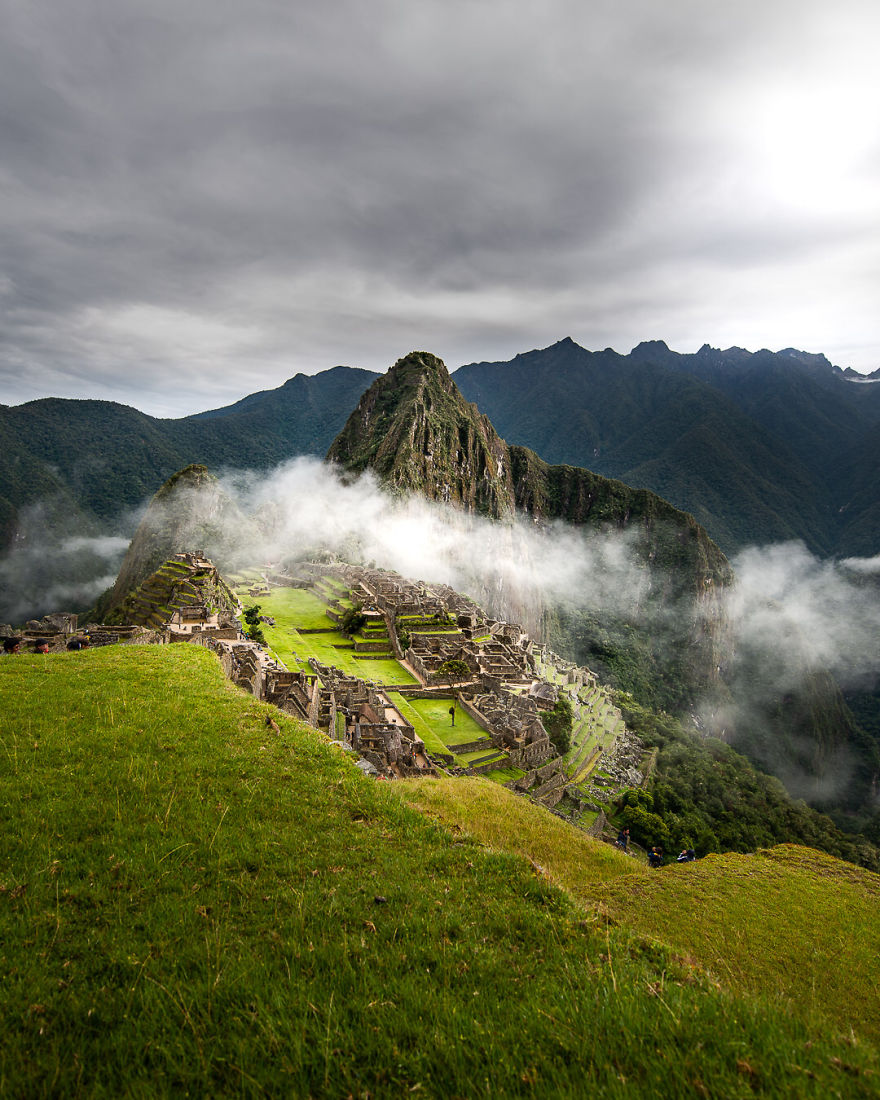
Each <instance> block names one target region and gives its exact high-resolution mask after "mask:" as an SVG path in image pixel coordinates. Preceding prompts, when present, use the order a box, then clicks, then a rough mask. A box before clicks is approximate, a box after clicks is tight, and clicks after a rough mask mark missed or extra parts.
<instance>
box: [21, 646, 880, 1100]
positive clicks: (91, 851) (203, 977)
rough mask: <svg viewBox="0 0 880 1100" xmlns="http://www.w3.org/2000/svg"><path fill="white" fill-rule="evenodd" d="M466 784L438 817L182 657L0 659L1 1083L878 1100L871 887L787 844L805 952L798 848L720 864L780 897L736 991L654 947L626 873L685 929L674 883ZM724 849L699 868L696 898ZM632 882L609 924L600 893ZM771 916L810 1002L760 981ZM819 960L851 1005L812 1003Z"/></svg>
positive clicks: (737, 955)
mask: <svg viewBox="0 0 880 1100" xmlns="http://www.w3.org/2000/svg"><path fill="white" fill-rule="evenodd" d="M269 714H271V715H272V717H273V718H274V719H275V721H276V722H277V723H278V725H279V726H280V733H275V732H274V731H271V730H268V729H267V727H266V725H265V717H266V716H267V715H269ZM454 786H455V787H457V788H458V789H459V790H460V792H461V794H460V795H459V794H458V793H456V794H455V799H456V800H457V801H456V803H455V805H454V806H453V805H452V803H451V802H450V798H451V795H445V794H444V793H443V791H444V788H443V787H431V786H430V785H427V784H415V785H413V786H410V785H408V784H403V783H394V784H390V783H385V784H382V783H374V782H372V781H370V780H368V779H366V778H365V777H363V776H362V775H361V774H360V773H359V771H358V770H357V769H356V768H355V767H354V766H353V765H352V763H351V762H350V761H349V760H348V759H347V758H345V756H344V755H343V754H341V753H339V752H338V750H337V749H335V748H334V747H333V746H332V745H331V744H329V743H328V742H327V740H326V739H325V738H323V737H322V736H321V735H320V734H318V733H316V732H315V731H314V730H310V729H309V728H308V727H305V726H302V725H300V724H299V723H297V722H295V721H294V720H292V719H290V718H289V717H288V716H286V715H283V714H279V713H278V712H277V711H274V710H273V709H272V708H270V707H268V706H266V705H265V704H262V703H259V702H257V701H256V700H255V699H253V698H252V697H251V696H249V695H246V694H244V693H243V692H240V691H238V690H237V689H235V688H233V687H231V686H230V685H229V684H227V683H226V682H225V681H224V680H223V678H222V674H221V672H220V667H219V664H218V662H217V661H216V659H215V658H214V657H213V655H212V654H211V653H209V652H208V651H206V650H203V649H200V648H199V647H196V646H188V645H171V646H156V647H140V646H132V647H108V648H102V649H96V650H92V651H84V652H82V653H71V654H58V655H52V656H46V657H43V656H40V655H34V656H31V655H23V656H20V657H10V658H4V659H2V660H0V813H2V820H3V828H2V830H0V868H2V870H0V972H2V982H0V1028H2V1031H0V1035H2V1039H0V1094H2V1095H4V1096H16V1097H18V1096H21V1097H25V1096H27V1097H40V1096H46V1097H48V1096H52V1097H67V1096H71V1097H72V1096H85V1095H88V1096H102V1097H103V1096H106V1097H110V1096H113V1097H117V1096H142V1095H150V1096H169V1097H170V1096H183V1095H191V1096H209V1095H210V1096H214V1097H226V1096H236V1097H242V1096H244V1097H250V1096H263V1095H288V1096H303V1097H305V1096H314V1097H318V1096H327V1097H345V1096H349V1095H350V1096H354V1097H361V1098H366V1097H367V1096H368V1095H369V1096H370V1097H372V1098H374V1100H379V1098H384V1097H404V1096H413V1095H416V1096H418V1095H421V1096H430V1097H477V1096H485V1097H490V1096H491V1097H496V1096H504V1097H506V1096H511V1097H513V1096H517V1097H520V1096H571V1097H575V1096H602V1097H603V1098H612V1100H616V1098H624V1097H626V1098H632V1097H637V1098H641V1097H645V1098H648V1097H652V1098H653V1097H657V1096H662V1097H664V1098H665V1097H682V1098H684V1097H690V1096H694V1095H697V1096H712V1097H744V1096H749V1097H752V1096H756V1095H758V1096H768V1097H769V1096H773V1097H780V1098H781V1097H791V1096H797V1097H798V1098H800V1097H805V1098H816V1100H819V1098H822V1100H824V1098H826V1097H829V1096H834V1097H856V1096H868V1095H872V1094H876V1091H877V1087H878V1077H877V1073H876V1058H877V1052H876V1049H875V1047H874V1046H873V1045H872V1041H871V1040H870V1039H867V1038H864V1037H863V1032H861V1031H860V1021H861V1023H865V1022H867V1021H873V1020H874V1019H875V1018H876V1016H875V1015H874V1013H875V1011H876V1001H877V988H876V983H875V982H873V981H872V980H871V976H872V974H873V972H874V971H873V961H874V960H875V959H876V946H877V945H876V940H875V939H874V938H872V937H873V936H874V935H875V931H876V925H872V924H871V923H870V921H869V920H868V919H866V920H865V921H864V922H862V923H854V921H855V917H854V913H855V914H857V913H862V912H863V911H864V907H865V906H867V905H869V904H870V905H871V907H872V908H871V910H870V911H869V912H868V914H867V915H868V917H870V914H871V912H873V913H876V895H872V894H870V891H869V890H868V888H867V887H866V885H865V882H866V880H870V881H875V880H876V877H875V876H869V875H868V873H867V872H859V871H857V869H855V868H849V867H848V866H847V865H841V864H837V863H836V861H831V862H830V863H829V865H828V873H827V874H823V875H819V876H818V877H815V878H814V879H810V873H811V872H810V868H809V859H810V858H812V856H811V855H810V856H808V857H804V865H803V867H801V868H800V870H799V871H798V872H797V874H798V875H802V876H803V883H804V891H805V894H804V896H805V897H812V899H813V901H815V902H818V901H822V902H823V904H825V903H827V904H828V905H829V906H831V908H827V909H821V908H819V909H818V910H817V911H818V912H819V914H820V915H821V916H822V917H823V918H824V917H826V916H830V917H831V918H832V920H833V924H830V926H829V928H830V929H831V928H833V930H834V936H833V941H834V942H833V943H832V940H831V939H830V938H829V937H830V936H831V935H832V933H831V931H829V933H828V935H827V936H825V937H821V936H819V937H817V938H816V939H815V941H814V939H813V934H814V930H815V925H816V921H815V920H813V919H812V918H811V916H810V911H809V909H808V908H807V909H801V908H799V907H798V906H795V905H794V903H793V901H792V900H791V899H792V898H793V897H794V894H793V893H789V892H788V889H787V883H788V882H789V881H794V880H793V879H791V876H792V873H793V870H794V869H793V867H792V862H791V861H790V860H787V859H782V860H779V859H774V858H772V856H770V857H761V858H759V859H755V860H753V861H752V862H751V863H749V857H737V860H738V861H739V862H738V863H737V864H736V865H737V866H742V867H744V868H748V867H751V869H752V871H753V875H752V879H751V881H750V879H749V876H748V875H746V874H744V875H743V876H741V877H740V878H738V879H737V881H738V883H739V884H740V886H741V889H742V890H744V891H746V892H749V893H748V896H750V897H751V898H753V899H754V900H755V901H760V900H763V901H765V902H766V901H770V902H771V903H772V908H771V909H770V910H769V912H771V913H772V919H771V920H768V919H767V917H765V916H764V910H762V909H760V908H753V909H751V910H749V909H748V907H747V905H746V904H745V895H744V901H743V904H742V905H741V906H739V908H738V910H737V914H736V923H735V928H736V933H737V937H738V938H736V937H734V936H733V934H732V933H731V937H730V938H729V941H728V949H727V951H728V955H729V957H730V959H731V960H732V962H734V963H738V962H739V960H740V959H741V958H742V955H743V954H744V952H746V951H751V950H753V949H754V945H755V944H756V943H760V945H761V955H762V957H764V958H766V957H767V955H768V953H769V954H770V955H771V956H772V964H768V971H767V973H768V974H769V975H770V976H771V977H770V981H771V983H772V985H771V987H770V988H767V989H762V990H760V991H759V992H758V993H757V994H750V995H749V996H748V997H746V996H743V995H742V994H741V992H740V987H739V985H738V984H737V982H736V981H734V980H729V970H728V969H723V968H719V970H718V980H714V979H712V978H709V977H707V976H705V975H704V974H703V972H702V970H701V968H700V965H699V963H700V961H701V956H700V955H699V954H697V953H695V954H693V955H692V956H691V958H690V960H689V961H688V962H685V961H683V960H682V957H681V955H680V954H677V953H676V952H674V951H673V950H671V949H670V948H669V947H667V946H665V945H664V944H663V943H660V942H649V941H647V940H645V939H644V938H643V937H642V935H641V933H640V931H639V922H640V921H642V920H643V919H645V918H644V917H643V915H642V913H641V907H640V906H639V905H637V902H638V899H639V892H640V891H641V892H642V894H643V895H644V897H645V899H651V904H652V907H653V908H654V909H655V910H656V909H657V908H665V909H666V910H667V911H668V919H669V922H670V925H671V924H672V922H673V921H674V920H675V919H678V920H679V921H681V922H682V923H687V921H688V920H689V919H690V920H692V919H693V904H694V903H693V898H692V895H691V893H690V892H689V891H688V890H686V889H679V888H678V884H685V883H687V881H688V880H687V879H686V877H685V876H684V875H683V874H676V873H675V871H676V870H678V869H672V871H673V873H672V874H668V873H667V872H665V871H664V872H658V873H657V875H656V876H655V877H654V878H651V877H649V876H648V875H647V873H646V872H644V871H642V870H641V869H640V868H639V867H638V865H637V864H636V863H635V861H633V860H625V859H624V858H623V857H621V856H619V854H618V853H615V852H613V851H612V850H610V849H608V848H605V847H603V846H601V845H597V844H589V843H588V840H587V838H584V837H582V836H581V835H580V834H578V833H576V832H575V831H574V830H570V829H566V831H565V833H564V835H563V834H562V832H560V831H559V830H562V829H565V826H564V825H563V824H562V823H561V822H558V821H557V820H556V819H555V818H553V817H552V816H551V815H549V814H542V813H541V812H540V811H538V810H537V809H536V808H535V807H533V806H530V805H528V804H527V803H526V802H525V801H524V800H520V799H516V798H514V797H513V796H511V795H509V794H508V792H505V791H503V790H501V789H500V788H498V787H496V786H494V785H492V784H488V783H484V782H479V781H463V782H461V781H460V782H459V783H458V784H455V785H454ZM449 789H451V788H447V790H449ZM405 792H407V793H408V792H412V793H411V798H412V801H413V803H416V804H418V803H420V802H421V803H422V804H423V805H424V807H425V809H426V810H428V811H429V812H430V813H431V815H432V816H433V817H435V818H436V819H437V823H434V822H432V821H430V820H428V819H427V818H426V817H425V816H424V815H423V813H422V812H420V811H417V810H416V809H415V808H413V807H412V806H411V805H408V804H406V803H405V801H404V799H403V795H404V793H405ZM432 792H433V793H432ZM429 802H430V803H431V804H430V805H429ZM445 822H448V824H446V823H445ZM798 851H802V850H798ZM726 858H728V857H725V859H726ZM530 861H531V862H530ZM539 865H540V867H539ZM734 865H735V864H734V862H729V863H728V862H724V861H723V860H721V859H717V860H714V861H711V860H706V861H704V862H702V863H700V864H697V865H695V866H694V867H692V868H688V869H685V870H689V871H691V870H698V871H699V872H700V873H701V874H702V875H703V876H704V878H703V880H702V882H701V890H702V893H701V901H700V909H701V911H702V908H703V901H702V898H703V897H704V896H705V895H706V894H708V895H709V896H710V897H712V896H714V894H715V893H716V892H718V893H719V896H720V891H721V890H722V888H723V887H724V885H725V883H727V882H728V881H729V878H730V875H729V869H730V868H732V867H734ZM840 867H843V868H844V869H845V873H846V875H851V876H852V879H851V881H849V883H848V888H847V889H845V890H840V891H838V892H837V893H836V894H834V892H833V891H832V887H833V888H834V889H835V890H836V889H837V887H839V886H840V885H841V879H840V875H841V874H843V872H841V871H840V870H839V868H840ZM541 868H543V869H541ZM716 869H717V872H718V874H717V875H715V876H713V874H712V872H713V871H714V870H716ZM835 876H836V877H835ZM762 878H763V879H764V889H763V891H762V890H761V889H760V888H759V887H760V886H761V883H760V881H759V880H760V879H762ZM798 881H800V879H798ZM618 888H619V889H620V890H621V892H622V893H621V895H620V896H621V898H622V899H623V898H625V897H628V899H629V900H628V901H626V902H623V901H621V915H620V916H619V917H618V918H617V919H616V920H613V921H609V920H607V919H606V917H605V916H604V915H603V912H604V911H603V910H600V909H598V908H597V907H596V903H595V902H594V901H593V900H591V898H592V893H593V891H599V892H600V893H602V896H603V901H602V904H603V905H613V904H616V902H615V901H614V897H612V895H611V893H610V891H613V890H617V889H618ZM793 889H794V887H793ZM630 909H633V910H635V915H634V918H633V919H634V924H633V925H632V926H631V927H628V926H627V925H626V923H623V922H626V921H628V920H629V917H628V913H629V911H630ZM682 913H686V916H685V917H684V919H683V920H682V917H681V914H682ZM750 914H751V915H750ZM796 917H797V918H802V919H803V923H801V924H796V923H795V922H794V920H793V918H796ZM653 919H656V920H659V919H660V914H658V913H655V914H654V918H653ZM712 919H713V920H714V918H712ZM618 921H620V922H621V923H618ZM783 931H784V932H785V935H786V936H787V937H788V938H789V939H790V938H791V937H793V936H797V938H798V941H799V944H800V947H801V950H800V951H796V952H794V953H793V955H792V957H791V961H790V966H791V967H792V968H794V969H797V968H800V969H801V971H802V972H803V973H806V972H807V969H808V971H809V974H810V975H811V976H812V979H813V980H814V981H815V983H816V991H815V993H810V995H809V998H805V997H801V995H800V993H799V992H798V987H797V985H796V983H794V982H793V981H789V977H790V975H788V976H787V975H786V972H785V971H784V970H779V969H778V967H777V963H778V961H779V960H778V957H777V947H776V944H777V939H778V934H780V933H781V932H783ZM714 934H715V935H716V936H717V934H718V933H717V932H715V933H714ZM859 939H862V940H863V941H864V942H863V944H860V943H859V942H858V941H859ZM697 947H698V950H701V948H700V947H699V942H698V944H697ZM868 950H871V951H873V952H874V958H873V959H868V960H867V965H866V958H867V956H866V955H865V952H866V951H868ZM832 971H836V972H838V973H839V974H841V975H845V976H846V978H847V981H848V982H849V985H850V987H851V988H852V989H853V1009H852V1011H851V1012H850V1013H849V1015H848V1014H847V1012H848V1010H846V1009H840V1008H839V1007H838V1004H837V1002H836V1001H831V1002H829V1004H828V1005H827V1006H826V1007H824V1008H822V1009H821V1010H819V1009H816V1010H815V1011H814V1009H813V1007H811V1005H814V1004H815V1003H817V1002H818V1001H819V1000H820V999H821V998H820V996H819V995H820V994H821V992H822V990H823V989H824V988H826V985H827V983H828V981H829V978H828V975H829V973H831V972H832ZM759 973H760V972H759ZM779 981H782V982H783V983H785V984H784V986H783V989H782V992H780V990H779V988H778V986H777V983H778V982H779ZM856 987H857V988H856ZM850 1015H857V1016H858V1019H857V1020H856V1021H855V1024H856V1036H860V1035H861V1037H859V1038H858V1039H857V1040H856V1041H854V1040H853V1037H852V1036H851V1034H850V1033H849V1031H848V1025H849V1016H850Z"/></svg>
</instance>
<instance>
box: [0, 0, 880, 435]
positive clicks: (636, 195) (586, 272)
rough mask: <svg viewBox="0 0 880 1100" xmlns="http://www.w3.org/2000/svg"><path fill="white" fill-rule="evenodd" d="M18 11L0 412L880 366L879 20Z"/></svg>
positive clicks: (201, 7) (862, 13)
mask: <svg viewBox="0 0 880 1100" xmlns="http://www.w3.org/2000/svg"><path fill="white" fill-rule="evenodd" d="M0 12H2V17H3V24H2V32H3V33H2V35H0V308H2V323H0V402H4V403H7V404H16V403H18V402H20V401H24V400H29V399H31V398H33V397H39V396H48V395H55V396H63V397H98V398H110V399H113V400H117V401H121V402H124V403H126V404H130V405H135V406H136V407H138V408H141V409H143V410H144V411H146V412H150V413H153V414H155V415H165V416H180V415H185V414H186V413H189V412H194V411H198V410H201V409H207V408H215V407H218V406H220V405H224V404H228V403H229V402H230V401H233V400H236V399H238V398H239V397H241V396H243V395H244V394H246V393H250V392H253V391H254V390H258V389H265V388H268V387H274V386H277V385H280V384H281V383H282V382H283V381H284V380H285V379H287V378H289V377H291V376H292V375H294V374H296V373H298V372H300V371H302V372H305V373H307V374H312V373H315V372H317V371H321V370H326V369H328V368H330V367H332V366H334V365H336V364H338V363H344V364H348V365H350V366H360V367H367V368H369V369H371V370H377V371H383V370H385V369H387V367H388V366H390V364H391V363H393V362H394V360H395V359H397V358H398V357H399V356H401V355H404V354H406V353H407V352H408V351H410V350H412V349H414V348H419V349H427V350H429V351H432V352H434V353H436V354H437V355H440V356H441V357H442V358H443V359H445V360H446V362H447V364H448V365H449V367H450V369H454V368H455V367H457V366H459V365H460V364H462V363H466V362H470V361H473V360H483V359H506V358H510V357H512V356H513V355H515V354H516V353H518V352H521V351H527V350H529V349H531V348H534V347H544V346H547V345H548V344H551V343H554V342H555V341H557V340H559V339H561V338H563V337H565V336H571V337H572V338H573V339H574V340H576V341H577V342H578V343H580V344H582V345H583V346H585V347H587V348H590V349H591V350H592V349H599V348H604V347H608V346H611V347H614V348H616V349H617V350H618V351H621V352H627V351H629V350H630V348H632V347H633V346H634V345H635V344H637V343H638V342H640V341H641V340H645V339H664V340H666V341H667V343H668V344H669V345H670V346H671V347H673V348H675V349H676V350H679V351H694V350H696V349H697V348H698V347H699V346H700V345H701V344H702V343H704V342H708V343H710V344H713V345H714V346H717V347H728V346H730V345H732V344H737V345H740V346H742V347H746V348H749V349H751V350H757V349H759V348H762V347H768V348H771V349H773V350H777V349H779V348H783V347H789V346H793V347H798V348H802V349H804V350H807V351H813V352H824V353H825V354H827V355H828V357H829V358H830V359H831V360H832V362H834V363H836V364H838V365H839V366H843V367H846V366H852V367H855V368H856V369H857V370H862V371H870V370H873V369H875V368H877V367H878V366H880V310H878V298H880V294H878V291H880V75H878V74H880V64H878V61H877V52H878V45H880V4H878V3H877V2H876V0H836V2H834V3H830V2H829V0H735V2H732V3H725V4H718V3H708V2H707V0H667V2H666V3H658V2H657V0H625V2H624V0H611V2H607V3H606V2H604V0H533V2H531V0H442V2H440V0H360V2H355V0H328V2H327V3H324V4H318V3H317V2H315V3H312V2H307V0H275V2H271V0H265V2H263V0H246V2H245V0H185V2H184V3H181V0H173V2H172V0H40V2H38V3H35V2H34V0H0Z"/></svg>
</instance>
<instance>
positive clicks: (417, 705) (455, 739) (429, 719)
mask: <svg viewBox="0 0 880 1100" xmlns="http://www.w3.org/2000/svg"><path fill="white" fill-rule="evenodd" d="M409 705H410V706H411V707H412V709H413V710H414V711H415V712H416V714H418V715H420V716H421V718H422V720H423V721H424V722H426V723H428V725H430V726H431V727H432V729H433V730H434V732H435V734H436V735H437V736H438V737H440V738H441V740H442V741H443V742H444V744H445V745H446V746H447V747H448V748H447V751H448V752H455V746H456V745H467V744H469V743H470V742H471V741H479V740H481V739H483V738H488V736H489V735H488V733H486V731H485V730H484V729H483V727H482V726H480V725H478V724H477V723H476V722H475V721H474V720H473V718H471V716H470V715H469V714H468V713H467V712H466V711H464V710H462V709H461V707H460V706H458V704H457V702H456V700H455V699H453V698H451V697H449V698H445V699H441V698H432V699H410V700H409ZM451 706H455V725H454V726H453V725H452V717H451V715H450V713H449V708H450V707H451Z"/></svg>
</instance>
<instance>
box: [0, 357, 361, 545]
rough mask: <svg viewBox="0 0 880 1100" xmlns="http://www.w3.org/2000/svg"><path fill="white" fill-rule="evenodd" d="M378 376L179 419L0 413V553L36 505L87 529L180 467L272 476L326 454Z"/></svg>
mask: <svg viewBox="0 0 880 1100" xmlns="http://www.w3.org/2000/svg"><path fill="white" fill-rule="evenodd" d="M375 377H376V375H375V374H373V373H372V372H370V371H362V370H359V369H356V368H353V367H334V368H333V369H332V370H328V371H324V372H322V373H321V374H316V375H303V374H298V375H296V377H295V378H291V379H289V380H288V381H287V382H285V383H284V385H283V386H280V387H279V388H278V389H276V390H268V391H264V392H262V393H255V394H251V395H250V396H249V397H245V398H243V399H242V400H241V401H238V402H236V403H235V404H234V405H230V406H228V407H226V408H222V409H214V410H211V411H208V412H204V413H197V414H195V415H193V416H187V417H183V418H182V419H180V420H160V419H157V418H156V417H152V416H147V415H146V414H145V413H141V412H138V410H137V409H133V408H130V407H129V406H127V405H118V404H116V403H114V402H111V401H71V400H64V399H61V398H46V399H43V400H40V401H29V402H27V403H26V404H24V405H16V406H12V407H0V547H2V546H3V545H8V544H9V542H10V541H11V540H12V538H13V537H14V536H15V535H16V533H17V532H18V530H19V528H20V523H21V517H22V514H23V512H24V510H25V509H26V508H27V507H28V506H29V505H32V504H34V503H35V502H37V501H51V502H54V503H53V509H52V510H53V512H54V513H56V514H57V520H56V522H57V523H58V524H63V525H66V527H67V529H68V530H69V529H70V528H71V527H72V526H74V525H75V524H76V525H78V526H80V527H81V528H85V529H87V528H88V525H89V524H90V523H91V524H94V522H95V521H96V520H97V521H104V522H106V521H108V520H112V519H113V518H114V517H116V516H118V515H119V514H120V513H121V512H124V511H126V510H127V509H130V508H134V507H137V506H139V505H141V504H142V503H143V502H144V501H145V500H147V499H149V498H150V497H151V496H152V495H153V493H155V492H156V490H157V487H158V486H160V485H161V484H162V483H163V482H164V481H165V480H166V479H167V478H169V477H170V476H171V475H172V474H174V473H176V472H177V471H178V470H181V469H182V468H183V467H185V466H189V465H192V464H203V465H206V466H210V467H211V468H212V469H215V470H216V469H218V468H220V467H223V466H229V467H237V468H243V467H248V468H253V469H268V468H270V467H272V466H275V465H277V464H278V463H279V462H283V461H284V460H285V459H286V458H290V457H292V456H294V455H300V454H314V455H323V454H324V452H325V451H326V450H327V447H328V446H329V444H330V441H331V440H332V439H333V437H334V435H335V434H336V433H337V432H338V431H339V429H340V428H341V427H342V425H343V424H344V423H345V419H346V417H347V416H348V414H349V412H350V411H351V409H352V407H353V406H354V405H355V404H356V403H357V400H358V398H359V397H360V395H361V394H362V393H363V391H364V390H365V389H366V388H367V386H368V385H369V384H370V382H371V381H372V380H373V379H374V378H375Z"/></svg>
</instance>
